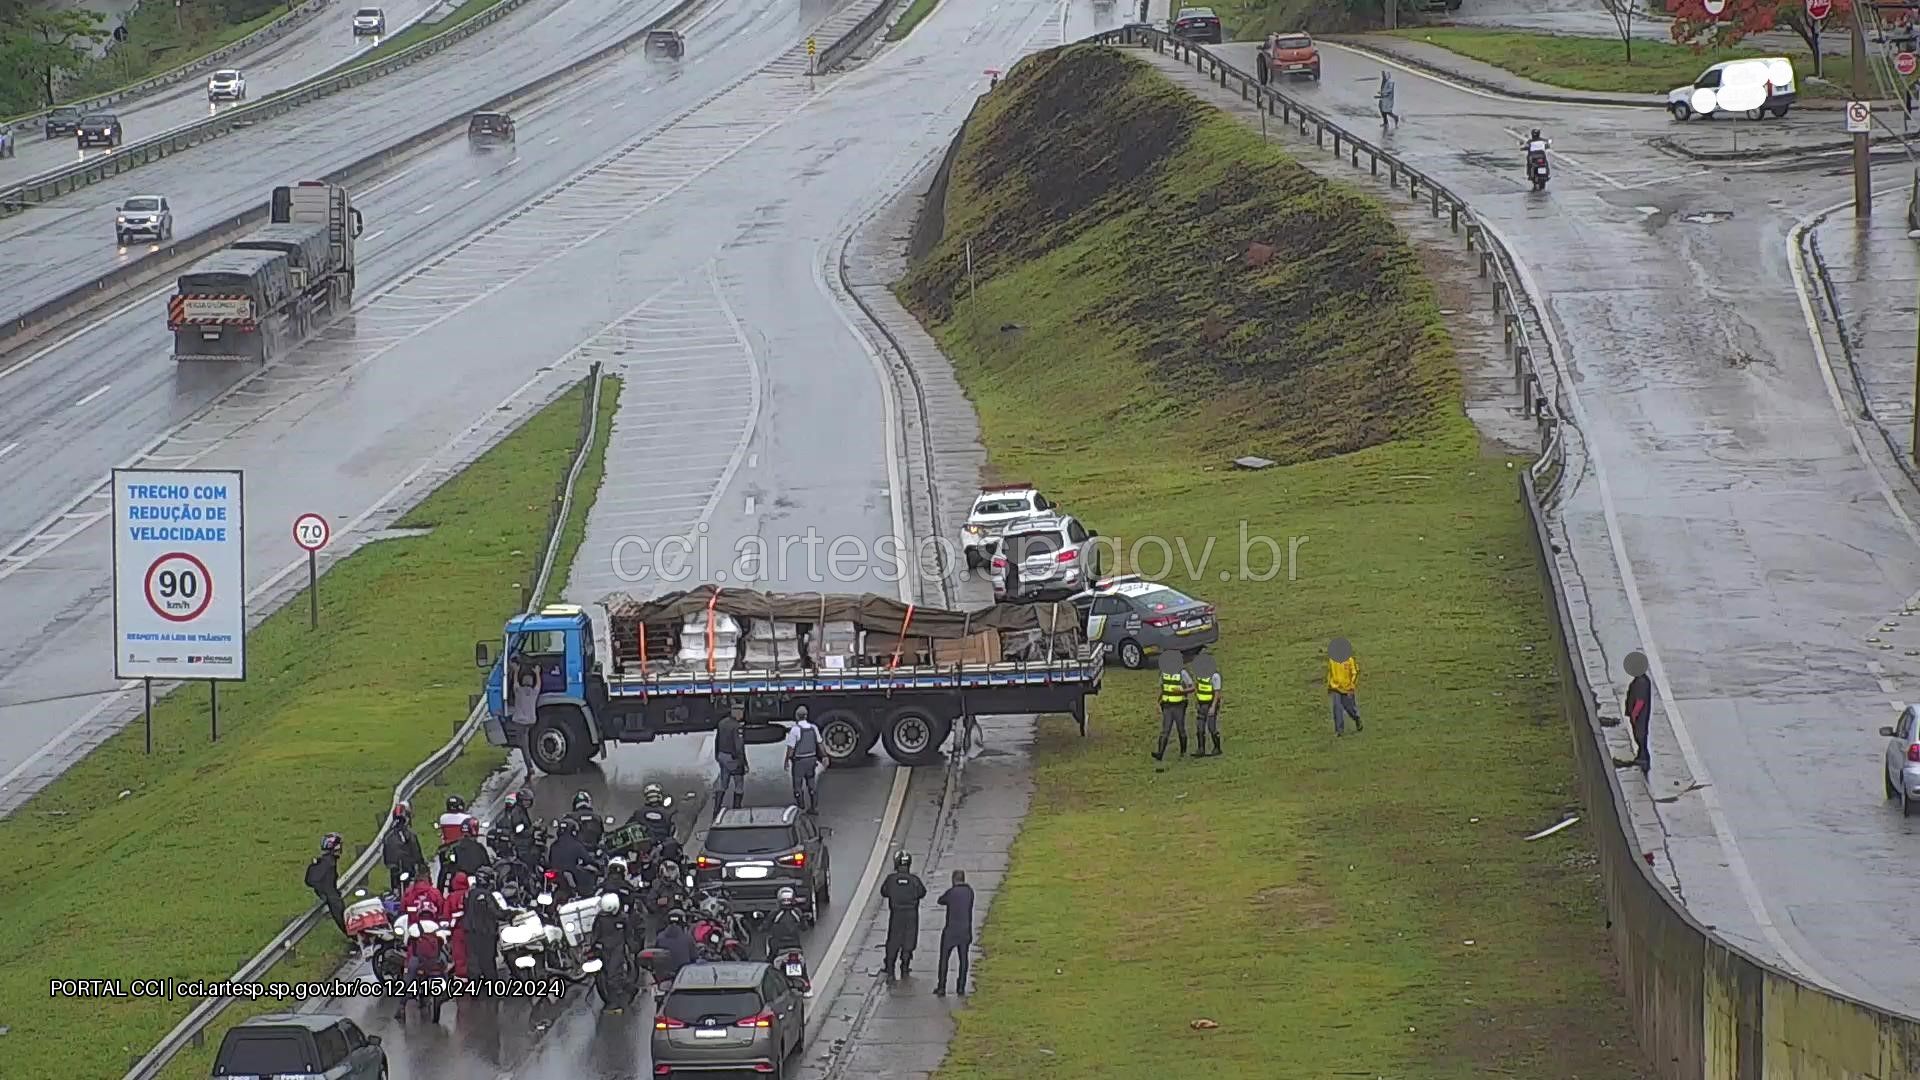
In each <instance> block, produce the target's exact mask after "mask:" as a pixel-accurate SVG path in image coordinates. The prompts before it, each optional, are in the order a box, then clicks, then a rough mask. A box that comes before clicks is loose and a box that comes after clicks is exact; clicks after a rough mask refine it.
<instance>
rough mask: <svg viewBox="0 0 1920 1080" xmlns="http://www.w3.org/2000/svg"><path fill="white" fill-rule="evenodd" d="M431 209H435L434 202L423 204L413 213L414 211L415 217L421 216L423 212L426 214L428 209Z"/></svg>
mask: <svg viewBox="0 0 1920 1080" xmlns="http://www.w3.org/2000/svg"><path fill="white" fill-rule="evenodd" d="M431 209H433V204H432V203H428V204H427V205H425V206H423V207H421V208H420V209H418V210H415V211H414V212H413V213H414V216H415V217H418V216H420V215H421V214H424V213H426V212H427V211H429V210H431Z"/></svg>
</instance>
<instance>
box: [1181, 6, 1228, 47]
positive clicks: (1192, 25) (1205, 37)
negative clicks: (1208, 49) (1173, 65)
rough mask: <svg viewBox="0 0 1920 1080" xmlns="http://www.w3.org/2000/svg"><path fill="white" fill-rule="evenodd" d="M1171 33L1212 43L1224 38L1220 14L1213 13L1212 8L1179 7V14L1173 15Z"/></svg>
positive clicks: (1189, 39) (1215, 43)
mask: <svg viewBox="0 0 1920 1080" xmlns="http://www.w3.org/2000/svg"><path fill="white" fill-rule="evenodd" d="M1173 33H1174V36H1175V37H1183V38H1186V39H1187V40H1188V41H1205V42H1209V43H1211V44H1214V45H1218V44H1220V42H1221V41H1223V40H1224V38H1223V36H1222V31H1221V29H1220V16H1218V15H1215V14H1214V13H1213V9H1212V8H1204V7H1192V8H1181V9H1180V12H1179V14H1177V15H1175V16H1174V17H1173Z"/></svg>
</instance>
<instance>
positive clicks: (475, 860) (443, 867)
mask: <svg viewBox="0 0 1920 1080" xmlns="http://www.w3.org/2000/svg"><path fill="white" fill-rule="evenodd" d="M492 865H493V852H491V851H488V850H487V845H486V844H484V843H482V842H481V841H480V821H479V819H477V818H475V817H474V816H473V815H472V814H468V815H467V820H465V821H463V822H461V823H460V839H458V840H455V841H454V842H453V843H452V844H450V845H448V846H447V847H445V848H443V849H441V852H440V888H442V889H445V888H446V887H447V886H448V883H450V882H451V881H452V880H453V875H455V874H465V875H467V876H468V877H469V878H471V877H473V875H474V874H476V873H478V872H479V871H480V870H481V869H482V868H484V867H488V866H492Z"/></svg>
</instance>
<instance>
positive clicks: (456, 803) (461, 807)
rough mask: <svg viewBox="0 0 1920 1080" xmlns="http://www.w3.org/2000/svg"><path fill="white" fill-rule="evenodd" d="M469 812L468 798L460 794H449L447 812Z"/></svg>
mask: <svg viewBox="0 0 1920 1080" xmlns="http://www.w3.org/2000/svg"><path fill="white" fill-rule="evenodd" d="M466 812H467V800H465V799H463V798H461V797H460V796H458V795H449V796H447V813H449V814H464V813H466Z"/></svg>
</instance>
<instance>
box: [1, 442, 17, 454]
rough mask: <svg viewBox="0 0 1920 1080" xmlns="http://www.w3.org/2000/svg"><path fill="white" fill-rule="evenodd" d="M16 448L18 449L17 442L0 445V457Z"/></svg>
mask: <svg viewBox="0 0 1920 1080" xmlns="http://www.w3.org/2000/svg"><path fill="white" fill-rule="evenodd" d="M18 449H20V444H19V443H17V442H13V443H8V444H7V445H6V446H4V447H0V457H6V456H7V455H8V454H11V453H13V452H14V451H15V450H18Z"/></svg>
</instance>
